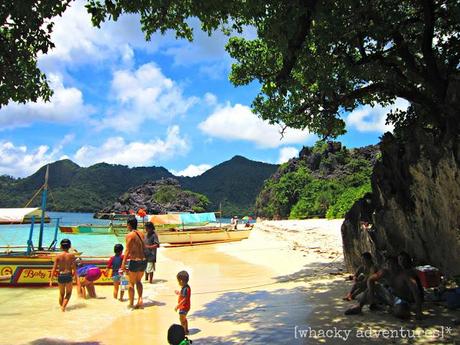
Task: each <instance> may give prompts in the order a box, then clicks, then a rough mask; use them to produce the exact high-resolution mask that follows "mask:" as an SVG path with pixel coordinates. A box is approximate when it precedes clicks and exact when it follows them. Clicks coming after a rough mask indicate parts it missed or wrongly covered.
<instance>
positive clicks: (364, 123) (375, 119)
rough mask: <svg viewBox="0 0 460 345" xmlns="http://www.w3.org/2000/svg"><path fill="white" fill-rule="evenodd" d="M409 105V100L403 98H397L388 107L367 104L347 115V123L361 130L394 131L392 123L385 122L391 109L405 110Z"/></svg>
mask: <svg viewBox="0 0 460 345" xmlns="http://www.w3.org/2000/svg"><path fill="white" fill-rule="evenodd" d="M408 107H409V102H407V101H406V100H404V99H401V98H398V99H396V101H395V103H394V104H392V105H390V106H387V107H382V106H380V105H376V106H374V107H371V106H369V105H366V106H363V107H361V108H359V109H356V110H354V111H352V112H351V113H350V114H349V115H348V116H347V118H346V123H347V126H350V127H354V128H356V129H357V130H358V131H360V132H380V133H384V132H387V131H392V130H393V128H394V127H393V126H392V125H386V124H385V120H386V117H387V114H388V113H389V112H390V111H391V110H395V109H400V110H405V109H407V108H408Z"/></svg>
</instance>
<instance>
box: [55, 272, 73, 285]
mask: <svg viewBox="0 0 460 345" xmlns="http://www.w3.org/2000/svg"><path fill="white" fill-rule="evenodd" d="M72 280H73V277H72V273H70V272H67V273H59V275H58V283H59V284H69V283H71V282H72Z"/></svg>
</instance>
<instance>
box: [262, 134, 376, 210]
mask: <svg viewBox="0 0 460 345" xmlns="http://www.w3.org/2000/svg"><path fill="white" fill-rule="evenodd" d="M377 158H378V148H377V147H376V146H368V147H364V148H360V149H354V150H348V149H346V148H342V146H341V144H340V143H332V142H330V143H324V142H321V141H320V142H318V143H317V144H316V145H315V146H314V147H313V148H308V147H305V148H304V149H303V150H302V151H301V152H300V155H299V158H294V159H291V160H290V161H289V162H287V163H284V164H283V165H281V166H280V168H279V169H278V171H277V172H276V173H275V174H274V175H273V176H272V177H271V178H270V179H269V180H267V182H266V183H265V185H264V187H263V189H262V191H261V193H260V194H259V196H258V197H257V200H256V213H257V215H259V216H262V217H268V218H311V217H327V218H341V217H343V216H344V215H345V213H346V212H347V211H348V210H349V209H350V208H351V206H352V205H353V203H354V202H355V201H356V200H358V199H359V198H361V197H362V196H363V195H364V194H365V193H367V192H370V191H371V186H370V175H371V171H372V166H373V164H374V162H375V161H376V159H377Z"/></svg>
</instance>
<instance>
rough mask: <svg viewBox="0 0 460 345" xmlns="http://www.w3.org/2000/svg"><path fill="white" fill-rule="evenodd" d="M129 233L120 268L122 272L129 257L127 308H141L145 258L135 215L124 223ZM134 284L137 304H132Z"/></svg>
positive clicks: (141, 237) (142, 238)
mask: <svg viewBox="0 0 460 345" xmlns="http://www.w3.org/2000/svg"><path fill="white" fill-rule="evenodd" d="M126 226H127V228H128V231H129V233H128V234H127V235H126V246H125V248H126V249H125V255H124V258H123V262H122V264H121V268H120V269H121V270H122V271H123V272H124V271H125V267H126V260H127V259H129V264H128V281H129V288H128V295H129V305H128V308H135V309H141V308H142V307H143V301H142V293H143V286H142V277H143V276H144V271H145V269H146V267H147V260H146V259H145V254H144V234H143V233H142V232H141V231H138V230H137V219H136V217H134V216H133V217H130V218H128V221H127V223H126ZM134 285H136V290H137V295H138V297H137V304H136V305H135V306H133V304H134Z"/></svg>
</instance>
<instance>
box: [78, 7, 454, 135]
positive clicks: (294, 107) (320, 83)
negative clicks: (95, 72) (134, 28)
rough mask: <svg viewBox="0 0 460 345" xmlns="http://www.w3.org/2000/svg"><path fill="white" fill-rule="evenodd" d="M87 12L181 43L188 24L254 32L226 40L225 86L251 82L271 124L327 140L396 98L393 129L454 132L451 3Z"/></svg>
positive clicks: (96, 20)
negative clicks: (403, 106) (360, 114)
mask: <svg viewBox="0 0 460 345" xmlns="http://www.w3.org/2000/svg"><path fill="white" fill-rule="evenodd" d="M87 8H88V11H89V12H90V13H91V14H92V18H93V23H94V24H95V25H97V26H98V25H100V24H101V22H103V21H104V20H106V19H108V18H111V19H113V20H117V18H118V17H119V16H120V15H121V14H122V13H140V15H141V23H142V28H143V30H144V31H145V33H146V35H147V38H148V39H149V38H150V37H151V35H152V34H153V33H154V32H156V31H160V32H161V33H164V32H165V31H166V30H168V29H172V30H175V32H176V35H177V37H182V38H186V39H189V40H191V39H192V37H193V32H192V29H191V28H190V26H189V25H188V24H187V19H188V18H190V17H197V18H198V19H200V21H201V23H202V29H203V30H205V31H207V32H208V33H211V32H212V31H213V30H216V29H219V28H220V29H222V30H224V32H227V33H229V32H230V31H231V30H236V31H238V32H241V30H242V28H243V27H244V26H245V25H252V26H254V27H255V28H256V29H257V34H258V38H257V39H255V40H248V39H245V38H241V37H232V38H230V40H229V42H228V45H227V51H228V52H229V53H230V55H231V56H232V57H233V58H235V59H236V60H237V63H236V64H234V65H233V66H232V72H231V75H230V79H231V81H232V82H233V83H234V84H235V85H244V84H248V83H250V82H252V81H254V80H256V81H258V82H259V83H260V84H261V90H260V93H259V94H258V96H257V97H256V98H255V100H254V102H253V109H254V111H255V112H256V113H257V114H258V115H259V116H261V117H262V118H263V119H266V120H268V121H270V122H271V123H282V124H284V125H286V126H289V127H295V128H302V129H304V128H308V129H309V130H310V131H313V132H316V133H318V134H320V135H322V136H323V137H336V136H338V135H340V134H343V133H344V132H345V123H344V121H343V120H342V119H341V118H340V114H341V113H342V111H352V110H353V109H355V108H356V107H357V106H359V105H360V104H369V105H374V104H377V103H378V104H382V105H388V104H390V103H392V102H394V100H395V99H396V98H397V97H401V98H404V99H406V100H408V101H409V102H410V104H411V107H410V108H409V110H408V111H400V110H399V111H395V112H393V113H390V114H389V115H388V118H387V121H388V122H389V123H392V124H394V125H395V126H396V128H397V129H398V130H404V129H405V128H408V127H410V126H411V125H412V124H414V123H415V124H417V125H419V126H421V127H425V128H430V129H434V130H440V131H441V132H445V131H446V130H448V129H450V130H452V129H454V130H456V129H457V128H458V127H457V125H458V121H457V120H456V118H458V115H457V112H458V108H459V103H460V101H459V97H455V96H452V94H455V95H457V96H458V93H459V90H460V76H459V62H460V60H459V59H460V49H459V48H460V35H459V32H460V3H459V2H458V1H456V0H421V1H400V0H371V1H364V0H341V1H337V0H336V1H328V0H323V1H319V0H304V1H302V0H292V1H284V0H263V1H261V0H233V1H232V0H227V1H222V0H220V1H185V0H170V1H155V2H152V1H132V0H106V1H100V0H91V1H90V2H89V3H88V5H87Z"/></svg>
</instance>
